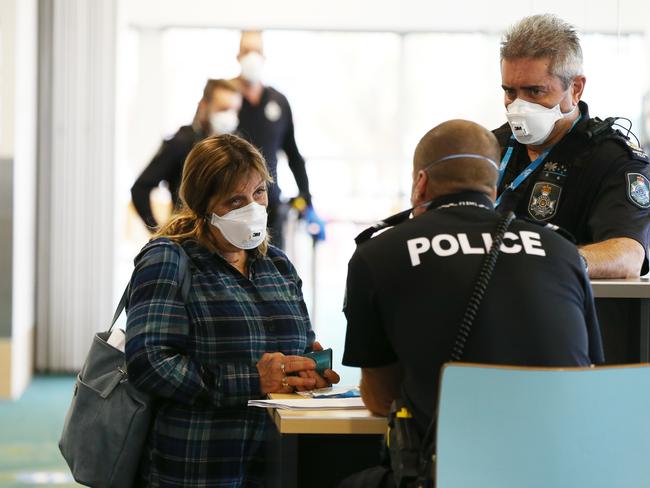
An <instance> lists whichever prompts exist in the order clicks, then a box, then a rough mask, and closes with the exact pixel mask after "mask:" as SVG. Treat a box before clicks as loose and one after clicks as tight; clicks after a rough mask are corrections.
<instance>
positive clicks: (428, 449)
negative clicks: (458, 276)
mask: <svg viewBox="0 0 650 488" xmlns="http://www.w3.org/2000/svg"><path fill="white" fill-rule="evenodd" d="M514 220H515V214H514V213H513V212H508V213H506V214H505V216H504V217H503V218H502V219H501V220H500V221H499V223H498V224H497V227H496V230H495V234H494V239H493V242H492V247H491V248H490V252H489V253H488V254H486V255H485V257H484V258H483V262H482V263H481V270H480V272H479V275H478V278H477V279H476V282H475V283H474V289H473V290H472V294H471V295H470V298H469V302H468V303H467V307H466V308H465V313H464V314H463V318H462V320H461V322H460V326H459V327H458V333H457V334H456V341H455V342H454V346H453V347H452V350H451V361H460V360H461V359H462V358H463V354H464V353H465V344H466V343H467V339H469V335H470V333H471V331H472V325H473V324H474V320H475V319H476V316H477V315H478V310H479V307H480V305H481V302H482V301H483V297H484V296H485V292H486V291H487V287H488V284H489V283H490V278H492V273H493V272H494V268H495V266H496V263H497V258H498V257H499V254H500V250H501V244H503V239H504V237H505V235H506V232H507V231H508V227H510V224H511V223H512V222H513V221H514ZM436 420H437V415H433V417H432V418H431V422H430V423H429V426H428V427H427V430H426V433H425V435H424V438H423V439H422V444H421V446H422V449H421V451H420V463H419V466H420V473H419V477H418V480H417V482H416V486H417V487H427V486H430V485H429V484H428V483H429V477H430V476H431V460H432V456H433V433H434V431H435V426H436Z"/></svg>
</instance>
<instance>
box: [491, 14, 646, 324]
mask: <svg viewBox="0 0 650 488" xmlns="http://www.w3.org/2000/svg"><path fill="white" fill-rule="evenodd" d="M585 82H586V78H585V76H584V74H583V71H582V49H581V47H580V41H579V39H578V35H577V33H576V31H575V29H574V27H573V26H571V25H569V24H567V23H566V22H564V21H562V20H561V19H559V18H558V17H556V16H554V15H550V14H546V15H533V16H531V17H526V18H524V19H522V20H521V21H520V22H518V23H517V24H516V25H515V26H513V27H512V28H511V29H510V30H509V31H508V33H507V34H506V36H505V38H504V41H503V43H502V44H501V83H502V87H503V90H504V101H505V105H506V110H507V114H506V116H507V119H508V123H507V124H505V125H503V126H502V127H500V128H499V129H497V130H496V131H495V135H496V136H497V139H498V140H499V143H500V145H501V147H502V157H501V165H500V166H501V171H500V179H499V185H498V190H499V196H498V199H497V202H498V209H499V210H501V211H507V210H513V211H515V213H516V214H517V216H519V217H529V218H533V219H535V220H538V221H540V222H551V223H553V224H555V225H558V226H560V227H562V228H564V229H566V230H568V231H569V232H571V233H572V234H573V235H574V236H575V238H576V241H577V243H578V245H579V246H580V253H581V254H582V255H583V256H584V257H585V259H586V261H587V263H588V266H589V276H590V277H591V278H627V277H638V276H639V274H640V273H645V272H646V271H647V270H648V256H647V252H648V244H649V240H648V239H649V231H650V181H649V180H648V178H650V166H649V165H648V158H647V156H646V154H645V153H644V152H643V151H642V150H641V149H640V148H639V147H637V146H636V145H634V144H633V143H631V141H630V140H629V138H628V137H627V136H628V135H629V134H626V136H624V135H623V134H622V133H621V132H619V131H617V130H615V129H614V128H613V127H612V126H613V124H614V123H615V119H614V118H610V119H606V120H605V121H600V120H599V119H590V116H589V110H588V107H587V104H586V103H584V102H582V101H580V98H581V97H582V93H583V90H584V87H585ZM601 321H602V317H601ZM637 337H638V336H637Z"/></svg>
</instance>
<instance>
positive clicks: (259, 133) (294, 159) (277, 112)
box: [237, 86, 311, 218]
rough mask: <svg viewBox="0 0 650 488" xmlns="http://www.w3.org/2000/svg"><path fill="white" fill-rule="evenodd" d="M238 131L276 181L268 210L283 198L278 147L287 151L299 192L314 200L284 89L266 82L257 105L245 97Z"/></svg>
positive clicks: (270, 194) (307, 198) (271, 189)
mask: <svg viewBox="0 0 650 488" xmlns="http://www.w3.org/2000/svg"><path fill="white" fill-rule="evenodd" d="M237 132H238V134H239V135H241V136H242V137H243V138H244V139H246V140H247V141H248V142H250V143H251V144H253V145H254V146H255V147H257V148H258V149H260V150H261V152H262V154H263V155H264V158H265V159H266V164H267V166H268V168H269V172H270V173H271V176H272V177H273V181H275V182H276V183H275V184H273V185H270V186H269V213H271V212H273V210H274V208H275V207H276V206H277V205H278V203H279V201H280V187H279V186H278V184H277V181H278V178H277V176H278V174H277V166H278V151H279V150H282V151H284V153H285V154H286V155H287V160H288V163H289V168H290V169H291V172H292V173H293V176H294V178H295V179H296V184H297V185H298V190H299V191H300V194H301V195H302V196H303V197H304V198H305V199H306V200H307V202H308V203H311V195H310V193H309V179H308V178H307V170H306V169H305V160H304V159H303V157H302V156H301V154H300V152H299V151H298V146H297V145H296V139H295V135H294V128H293V116H292V115H291V107H290V106H289V101H288V100H287V98H286V97H285V96H284V95H283V94H282V93H280V92H279V91H277V90H276V89H274V88H271V87H268V86H265V87H264V91H263V92H262V97H261V99H260V102H259V104H257V105H253V104H251V103H250V102H249V101H248V100H247V99H246V98H245V97H244V100H243V101H242V106H241V109H240V111H239V127H238V128H237ZM269 218H271V216H269Z"/></svg>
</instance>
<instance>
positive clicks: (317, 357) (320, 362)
mask: <svg viewBox="0 0 650 488" xmlns="http://www.w3.org/2000/svg"><path fill="white" fill-rule="evenodd" d="M302 356H303V357H306V358H309V359H313V360H314V362H315V363H316V372H317V373H318V374H320V375H322V374H323V373H324V372H325V370H326V369H332V348H331V347H328V348H327V349H324V350H322V351H314V352H308V353H307V354H303V355H302Z"/></svg>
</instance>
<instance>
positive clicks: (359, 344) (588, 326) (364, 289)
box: [343, 192, 604, 431]
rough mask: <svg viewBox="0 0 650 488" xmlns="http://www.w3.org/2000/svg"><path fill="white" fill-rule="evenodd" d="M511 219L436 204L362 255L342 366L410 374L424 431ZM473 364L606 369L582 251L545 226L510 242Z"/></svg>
mask: <svg viewBox="0 0 650 488" xmlns="http://www.w3.org/2000/svg"><path fill="white" fill-rule="evenodd" d="M501 218H502V216H501V215H500V214H498V213H497V212H495V211H494V210H493V207H492V202H491V201H490V200H489V199H488V198H487V197H486V196H485V195H483V194H479V193H473V192H467V193H459V194H455V195H450V196H447V197H443V198H440V199H437V200H436V201H434V202H432V205H431V206H430V210H427V211H426V212H425V213H424V214H422V215H420V216H418V217H416V218H413V219H410V220H408V221H406V222H404V223H402V224H399V225H397V226H395V227H393V228H392V229H390V230H387V231H386V232H384V233H382V234H380V235H378V236H376V237H374V238H373V239H371V240H369V241H367V242H365V243H363V244H361V245H359V246H358V247H357V249H356V251H355V253H354V255H353V256H352V258H351V260H350V263H349V267H348V278H347V289H346V299H345V305H344V313H345V316H346V318H347V334H346V338H345V352H344V355H343V364H344V365H346V366H355V367H362V368H374V367H381V366H387V365H390V364H392V363H395V362H399V363H400V364H401V365H402V367H403V371H404V381H403V383H402V398H403V399H404V400H405V401H406V402H407V405H408V406H409V407H410V408H411V409H412V411H413V412H414V417H415V419H416V422H417V424H418V427H419V428H420V429H421V431H422V430H424V428H425V426H426V425H427V424H428V422H429V420H430V418H431V413H432V412H433V411H434V408H435V405H436V395H437V391H438V376H439V370H440V367H441V366H442V364H443V363H445V362H447V361H449V359H450V354H451V350H452V346H453V344H454V341H455V338H456V334H457V331H458V327H459V324H460V322H461V319H462V317H463V313H464V311H465V307H466V305H467V303H468V300H469V297H470V294H471V292H472V289H473V287H474V282H475V280H476V278H477V276H478V270H479V268H480V266H481V263H482V261H483V259H484V257H485V252H486V249H489V248H490V246H491V235H492V234H493V233H494V231H495V229H496V226H497V223H498V222H499V220H500V219H501ZM501 249H502V252H501V253H500V254H499V257H498V260H497V263H496V267H495V270H494V274H493V276H492V279H491V281H490V283H489V285H488V288H487V291H486V293H485V296H484V299H483V302H482V303H481V306H480V310H479V313H478V315H477V317H476V319H475V322H474V325H473V327H472V330H471V334H470V337H469V340H468V341H467V344H466V348H465V354H464V357H463V359H464V360H467V361H471V362H479V363H496V364H511V365H529V366H588V365H590V364H592V363H602V362H603V360H604V358H603V350H602V342H601V337H600V329H599V326H598V320H597V318H596V314H595V310H594V303H593V296H592V291H591V285H590V283H589V280H588V278H587V275H586V273H585V270H584V267H583V265H582V262H581V260H580V257H579V255H578V252H577V249H576V247H575V246H574V245H573V244H571V243H570V242H569V241H568V240H566V239H565V238H563V237H562V236H560V235H558V234H556V233H554V232H552V231H550V230H548V229H545V228H543V227H541V226H539V225H537V224H533V223H529V222H525V221H521V220H515V221H514V222H513V223H512V224H511V226H510V228H509V231H508V232H507V233H506V236H505V240H504V244H503V246H502V248H501Z"/></svg>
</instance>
